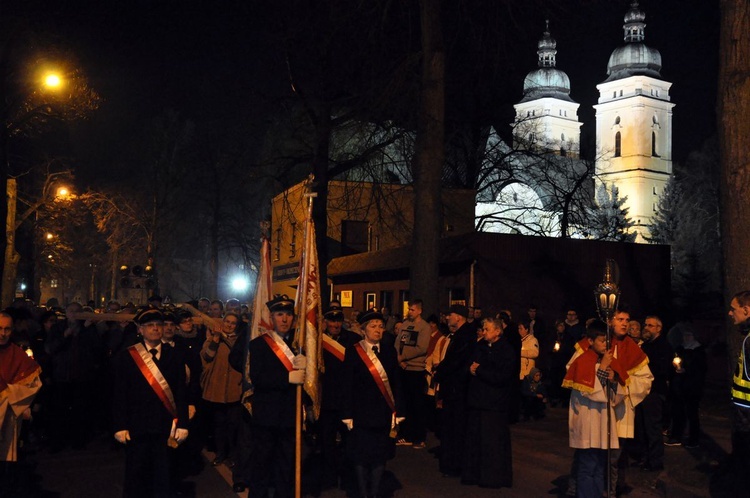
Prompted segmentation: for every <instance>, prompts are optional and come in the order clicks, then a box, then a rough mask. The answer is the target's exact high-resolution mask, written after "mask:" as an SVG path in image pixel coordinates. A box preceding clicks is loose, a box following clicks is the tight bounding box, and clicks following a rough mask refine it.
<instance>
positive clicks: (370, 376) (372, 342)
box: [342, 311, 403, 498]
mask: <svg viewBox="0 0 750 498" xmlns="http://www.w3.org/2000/svg"><path fill="white" fill-rule="evenodd" d="M358 320H359V323H360V324H361V326H362V331H363V332H364V336H365V338H364V339H363V340H362V341H360V342H358V343H356V344H355V345H354V346H350V347H349V348H347V350H346V355H345V357H344V366H343V371H344V379H345V381H344V385H343V390H344V396H343V409H342V415H343V422H344V424H346V426H347V427H348V428H349V430H350V431H351V432H350V433H349V437H348V438H347V456H348V458H349V459H350V460H351V462H352V463H353V465H354V469H355V472H356V475H357V482H358V485H359V492H360V495H361V496H362V498H365V497H370V496H373V497H374V496H376V495H377V494H378V487H379V485H380V478H381V477H382V475H383V470H384V469H385V462H386V461H387V460H390V459H391V458H393V456H394V453H395V444H394V439H393V437H392V435H395V428H396V427H395V426H396V423H397V422H400V421H401V420H403V418H402V417H401V416H400V414H401V401H400V396H401V389H400V384H399V375H398V359H397V357H396V350H395V349H394V348H393V347H383V345H382V344H381V339H382V337H383V333H384V332H385V325H384V322H383V315H381V314H380V313H378V312H376V311H366V312H364V313H363V314H361V315H360V316H359V317H358Z"/></svg>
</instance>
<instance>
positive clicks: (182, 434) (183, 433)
mask: <svg viewBox="0 0 750 498" xmlns="http://www.w3.org/2000/svg"><path fill="white" fill-rule="evenodd" d="M187 437H188V430H187V429H177V430H176V431H174V439H175V441H177V442H178V443H182V442H184V441H185V440H186V439H187Z"/></svg>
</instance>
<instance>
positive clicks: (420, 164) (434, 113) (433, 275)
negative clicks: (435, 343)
mask: <svg viewBox="0 0 750 498" xmlns="http://www.w3.org/2000/svg"><path fill="white" fill-rule="evenodd" d="M419 7H420V19H421V28H422V88H421V95H420V109H419V116H418V125H417V140H416V151H415V156H414V168H413V170H414V230H413V234H412V237H413V238H412V254H411V275H410V284H409V285H410V287H409V295H410V298H411V299H418V298H421V299H422V300H423V301H424V311H425V313H427V314H430V313H436V312H437V311H438V304H439V303H438V296H439V293H438V272H439V266H440V259H439V258H440V254H439V249H438V244H439V242H440V232H441V226H442V219H441V218H442V205H441V196H440V190H441V178H442V171H443V164H444V162H445V53H444V52H443V33H442V26H441V21H440V19H441V14H440V1H439V0H420V2H419Z"/></svg>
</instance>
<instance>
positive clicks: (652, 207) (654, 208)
mask: <svg viewBox="0 0 750 498" xmlns="http://www.w3.org/2000/svg"><path fill="white" fill-rule="evenodd" d="M651 209H652V210H653V211H654V213H655V212H656V203H655V202H654V203H653V204H652V205H651Z"/></svg>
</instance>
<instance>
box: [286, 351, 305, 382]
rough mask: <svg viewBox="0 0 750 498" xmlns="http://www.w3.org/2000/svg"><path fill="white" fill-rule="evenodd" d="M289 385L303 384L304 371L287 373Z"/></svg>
mask: <svg viewBox="0 0 750 498" xmlns="http://www.w3.org/2000/svg"><path fill="white" fill-rule="evenodd" d="M303 358H304V356H303ZM289 383H290V384H304V383H305V371H304V370H292V371H291V372H289Z"/></svg>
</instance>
